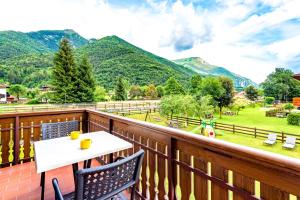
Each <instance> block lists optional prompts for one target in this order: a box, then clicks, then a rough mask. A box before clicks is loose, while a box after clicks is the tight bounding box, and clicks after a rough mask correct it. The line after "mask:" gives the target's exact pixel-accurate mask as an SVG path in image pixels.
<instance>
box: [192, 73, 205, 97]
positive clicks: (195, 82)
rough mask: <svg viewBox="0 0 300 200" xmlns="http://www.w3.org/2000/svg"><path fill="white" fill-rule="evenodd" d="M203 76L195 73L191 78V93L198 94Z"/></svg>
mask: <svg viewBox="0 0 300 200" xmlns="http://www.w3.org/2000/svg"><path fill="white" fill-rule="evenodd" d="M201 82H202V77H201V76H200V74H196V75H193V76H192V78H191V80H190V94H197V92H198V91H199V90H200V89H201Z"/></svg>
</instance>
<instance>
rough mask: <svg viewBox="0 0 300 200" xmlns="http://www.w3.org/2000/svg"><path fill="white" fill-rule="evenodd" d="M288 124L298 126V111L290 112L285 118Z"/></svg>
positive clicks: (299, 117) (299, 119)
mask: <svg viewBox="0 0 300 200" xmlns="http://www.w3.org/2000/svg"><path fill="white" fill-rule="evenodd" d="M287 121H288V124H290V125H297V126H300V113H291V114H289V115H288V118H287Z"/></svg>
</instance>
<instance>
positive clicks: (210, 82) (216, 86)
mask: <svg viewBox="0 0 300 200" xmlns="http://www.w3.org/2000/svg"><path fill="white" fill-rule="evenodd" d="M224 93H225V89H224V88H223V86H222V84H221V82H220V80H219V79H218V78H214V77H207V78H205V79H203V80H202V83H201V91H199V93H198V94H197V97H196V98H197V99H199V98H201V97H202V96H207V95H210V96H211V97H212V101H213V105H214V106H217V103H218V99H219V98H221V96H222V95H223V94H224Z"/></svg>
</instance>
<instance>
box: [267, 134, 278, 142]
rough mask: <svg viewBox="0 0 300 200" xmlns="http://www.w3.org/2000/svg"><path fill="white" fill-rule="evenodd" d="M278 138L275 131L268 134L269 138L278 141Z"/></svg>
mask: <svg viewBox="0 0 300 200" xmlns="http://www.w3.org/2000/svg"><path fill="white" fill-rule="evenodd" d="M276 138H277V134H275V133H270V134H269V135H268V140H271V141H276Z"/></svg>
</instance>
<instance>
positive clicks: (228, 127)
mask: <svg viewBox="0 0 300 200" xmlns="http://www.w3.org/2000/svg"><path fill="white" fill-rule="evenodd" d="M171 120H175V121H177V122H178V123H187V125H201V122H202V120H200V119H195V118H189V117H182V116H173V117H172V119H171ZM215 129H218V130H223V131H229V132H232V133H238V134H244V135H250V136H254V137H255V138H267V137H268V135H269V134H271V133H276V134H277V135H278V136H279V137H277V140H278V141H281V142H282V143H283V142H284V141H285V139H286V138H287V137H288V136H292V137H296V143H297V144H300V135H297V134H293V133H287V132H284V131H272V130H266V129H260V128H256V127H247V126H240V125H235V124H226V123H221V122H215ZM299 134H300V132H299Z"/></svg>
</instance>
